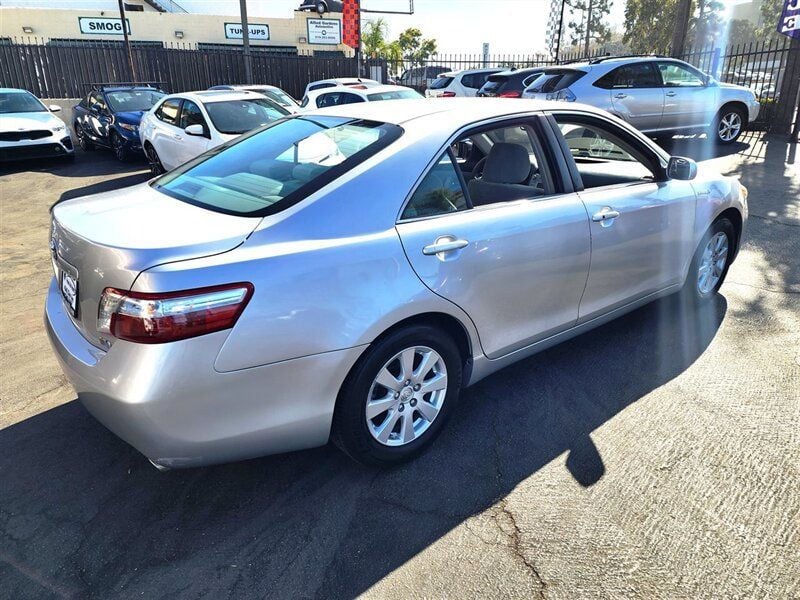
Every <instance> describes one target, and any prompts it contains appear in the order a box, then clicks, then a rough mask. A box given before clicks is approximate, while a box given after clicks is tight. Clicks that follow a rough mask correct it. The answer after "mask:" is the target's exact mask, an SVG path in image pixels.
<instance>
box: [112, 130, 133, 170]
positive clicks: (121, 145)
mask: <svg viewBox="0 0 800 600" xmlns="http://www.w3.org/2000/svg"><path fill="white" fill-rule="evenodd" d="M108 141H109V142H110V143H111V151H112V152H113V153H114V157H115V158H116V159H117V160H118V161H119V162H126V161H127V160H128V158H129V153H128V149H127V148H126V147H125V140H123V139H122V137H121V136H120V135H119V134H118V133H115V132H113V131H112V132H111V135H109V140H108Z"/></svg>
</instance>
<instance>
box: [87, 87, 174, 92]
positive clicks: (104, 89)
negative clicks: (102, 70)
mask: <svg viewBox="0 0 800 600" xmlns="http://www.w3.org/2000/svg"><path fill="white" fill-rule="evenodd" d="M133 90H141V91H150V92H162V93H163V92H164V90H160V89H158V88H157V87H153V86H150V85H115V86H103V87H102V88H95V89H93V90H92V91H93V92H130V91H133Z"/></svg>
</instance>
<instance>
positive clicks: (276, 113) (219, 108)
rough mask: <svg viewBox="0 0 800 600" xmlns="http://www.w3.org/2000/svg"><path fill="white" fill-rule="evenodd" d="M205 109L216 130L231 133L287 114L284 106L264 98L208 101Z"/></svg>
mask: <svg viewBox="0 0 800 600" xmlns="http://www.w3.org/2000/svg"><path fill="white" fill-rule="evenodd" d="M206 111H207V112H208V116H209V117H210V118H211V122H212V123H213V124H214V127H216V128H217V131H219V132H220V133H227V134H231V135H239V134H240V133H244V132H245V131H250V130H251V129H255V128H257V127H261V126H262V125H266V124H267V123H271V122H272V121H277V120H278V119H280V118H281V117H284V116H286V115H288V114H289V111H287V110H286V109H285V108H283V107H282V106H279V105H278V104H276V103H275V102H272V101H271V100H267V99H265V98H245V99H244V100H225V101H223V102H209V103H208V104H206Z"/></svg>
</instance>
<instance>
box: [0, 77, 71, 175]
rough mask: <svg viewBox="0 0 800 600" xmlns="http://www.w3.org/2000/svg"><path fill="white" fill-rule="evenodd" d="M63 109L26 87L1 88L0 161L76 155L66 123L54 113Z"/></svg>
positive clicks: (68, 157)
mask: <svg viewBox="0 0 800 600" xmlns="http://www.w3.org/2000/svg"><path fill="white" fill-rule="evenodd" d="M60 110H61V107H60V106H58V105H56V104H51V105H50V106H49V107H48V106H45V105H44V104H42V101H41V100H39V99H38V98H37V97H36V96H34V95H33V94H31V93H30V92H28V91H26V90H18V89H15V88H0V160H20V159H27V158H45V157H51V156H56V157H64V158H66V159H72V158H74V157H75V150H74V148H73V146H72V140H71V139H70V136H69V131H68V130H67V126H66V125H65V124H64V122H63V121H62V120H61V119H59V118H58V117H57V116H55V115H54V114H53V113H55V112H58V111H60Z"/></svg>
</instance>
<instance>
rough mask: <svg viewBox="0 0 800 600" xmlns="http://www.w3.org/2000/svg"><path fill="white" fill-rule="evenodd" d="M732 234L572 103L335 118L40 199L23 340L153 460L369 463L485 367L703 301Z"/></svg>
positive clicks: (394, 109)
mask: <svg viewBox="0 0 800 600" xmlns="http://www.w3.org/2000/svg"><path fill="white" fill-rule="evenodd" d="M746 219H747V204H746V191H745V190H744V188H743V187H741V186H740V185H739V184H738V182H737V181H736V180H734V179H731V178H727V177H722V176H720V175H717V174H714V173H704V172H699V173H698V168H697V165H696V164H695V163H694V162H693V161H691V160H690V159H686V158H680V157H670V156H668V155H667V154H666V153H665V152H664V151H663V150H661V149H660V148H659V147H658V146H656V145H655V144H653V143H652V142H651V141H650V140H648V139H647V138H646V137H644V136H643V135H642V134H640V133H638V132H637V131H636V130H635V129H633V128H632V127H631V126H629V125H627V124H625V123H624V122H622V121H620V120H618V119H616V118H614V117H611V116H609V115H608V114H607V113H604V112H602V111H599V110H597V109H594V108H591V107H588V106H583V105H579V104H569V105H566V104H561V103H546V102H538V101H525V100H521V101H518V102H507V101H503V100H485V99H481V100H478V99H453V100H452V101H450V100H448V101H442V100H398V101H396V102H376V103H368V104H362V105H346V106H339V107H333V108H329V109H324V110H319V111H315V112H311V113H306V114H303V115H295V116H292V117H286V118H283V119H281V120H279V121H276V122H274V123H272V124H269V125H267V126H265V127H263V128H261V129H259V130H256V131H254V132H251V133H249V134H246V135H244V136H242V137H240V138H237V139H236V140H233V141H231V142H228V143H227V144H225V145H224V146H222V147H220V148H216V149H214V150H213V151H210V152H208V153H206V154H204V155H202V156H200V157H198V158H197V159H195V160H193V161H191V162H189V163H187V164H185V165H183V166H181V167H179V168H178V169H176V170H174V171H171V172H169V173H167V174H165V175H162V176H160V177H158V178H156V179H153V180H152V181H150V182H148V183H146V184H142V185H139V186H135V187H131V188H128V189H124V190H119V191H114V192H108V193H104V194H99V195H95V196H90V197H86V198H80V199H74V200H69V201H66V202H62V203H60V204H58V205H56V206H55V207H54V209H53V215H52V231H51V237H50V244H51V249H52V263H53V268H54V272H55V276H54V278H53V280H52V284H51V286H50V289H49V292H48V295H47V302H46V311H45V312H46V314H45V323H46V327H47V330H48V333H49V335H50V339H51V341H52V344H53V347H54V348H55V351H56V354H57V355H58V357H59V359H60V361H61V364H62V366H63V369H64V371H65V372H66V374H67V376H68V377H69V379H70V381H71V382H72V384H73V386H74V387H75V389H76V391H77V392H78V396H79V398H80V400H81V401H82V402H83V403H84V404H85V406H86V407H87V408H88V410H89V411H90V412H91V413H92V414H94V415H95V416H96V417H97V418H98V419H99V420H100V421H101V422H102V423H104V424H105V425H106V426H107V427H108V428H109V429H111V430H112V431H114V432H115V433H116V434H117V435H119V436H120V437H122V438H123V439H124V440H126V441H127V442H129V443H130V444H132V445H133V446H135V447H136V448H137V449H139V450H140V451H141V452H142V453H143V454H144V455H145V456H147V457H148V458H149V459H150V460H151V461H152V462H153V463H154V464H155V465H156V466H158V467H160V468H173V467H186V466H193V465H202V464H209V463H217V462H224V461H232V460H238V459H243V458H247V457H253V456H259V455H264V454H269V453H275V452H284V451H289V450H296V449H301V448H309V447H312V446H317V445H322V444H325V443H326V442H327V441H328V440H329V439H332V440H333V441H334V442H335V443H336V444H337V445H338V446H339V447H340V448H341V449H342V450H344V451H345V452H346V453H347V454H349V455H350V456H352V457H353V458H355V459H357V460H359V461H362V462H367V463H373V464H379V465H386V464H391V463H395V462H398V461H402V460H406V459H409V458H411V457H413V456H415V455H417V454H418V453H420V452H421V451H422V450H423V449H424V448H425V447H426V446H428V445H429V444H430V443H431V442H432V441H433V440H434V439H435V438H436V436H437V434H438V433H439V432H440V431H441V429H442V427H444V425H445V424H446V421H447V419H448V417H449V416H451V415H452V414H453V412H454V411H457V410H458V396H459V390H460V389H461V388H463V387H465V386H468V385H471V384H473V383H475V382H476V381H479V380H480V379H482V378H483V377H486V376H487V375H489V374H490V373H492V372H494V371H497V370H498V369H500V368H502V367H504V366H507V365H509V364H511V363H513V362H515V361H518V360H520V359H522V358H524V357H527V356H529V355H531V354H533V353H535V352H538V351H540V350H543V349H545V348H548V347H550V346H552V345H554V344H556V343H558V342H560V341H562V340H565V339H567V338H570V337H573V336H575V335H577V334H579V333H581V332H584V331H586V330H588V329H590V328H593V327H596V326H598V325H600V324H602V323H605V322H607V321H609V320H611V319H614V318H615V317H617V316H619V315H622V314H623V313H626V312H628V311H630V310H633V309H634V308H636V307H638V306H641V305H643V304H645V303H647V302H650V301H652V300H654V299H656V298H658V297H661V296H665V295H668V294H673V293H676V292H679V293H681V294H683V295H684V297H685V299H686V305H687V306H696V305H701V304H703V303H706V302H709V301H710V300H711V299H712V298H713V296H714V295H715V294H716V293H717V291H718V290H719V287H720V285H722V282H723V280H724V278H725V274H726V273H727V270H728V267H729V266H730V264H731V262H732V261H733V259H734V258H735V256H736V253H737V251H738V249H739V247H740V244H741V237H742V231H743V227H744V224H745V222H746Z"/></svg>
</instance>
